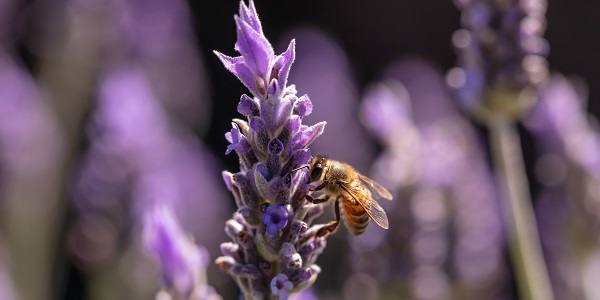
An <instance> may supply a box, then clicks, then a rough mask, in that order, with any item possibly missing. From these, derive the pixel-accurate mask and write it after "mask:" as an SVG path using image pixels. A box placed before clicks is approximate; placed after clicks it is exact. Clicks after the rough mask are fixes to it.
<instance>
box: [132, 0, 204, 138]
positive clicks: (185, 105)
mask: <svg viewBox="0 0 600 300" xmlns="http://www.w3.org/2000/svg"><path fill="white" fill-rule="evenodd" d="M121 2H122V4H123V5H124V6H125V8H124V12H123V19H122V22H123V25H122V26H123V28H124V30H125V39H126V43H125V45H126V46H125V48H126V49H127V53H128V55H130V57H131V58H132V59H134V60H135V61H136V62H137V63H139V64H140V67H141V69H142V70H143V72H144V74H145V75H146V77H147V78H148V81H149V82H150V84H151V86H152V89H153V92H154V94H155V97H156V98H157V99H158V100H159V101H161V103H162V104H163V105H164V107H165V110H166V111H167V112H169V113H170V114H171V115H172V118H173V119H175V120H178V121H179V122H180V123H181V125H183V126H184V127H187V128H191V129H193V130H195V131H199V132H204V131H205V130H206V128H207V127H208V124H209V123H210V117H211V114H210V113H211V106H212V104H211V101H210V85H209V84H208V81H207V80H208V78H207V76H206V74H205V71H204V70H205V69H204V64H203V62H202V59H201V57H200V56H199V55H198V54H199V53H200V50H199V49H198V47H197V46H196V41H195V38H194V32H193V24H192V20H191V15H190V12H189V9H188V4H187V2H186V1H182V0H121Z"/></svg>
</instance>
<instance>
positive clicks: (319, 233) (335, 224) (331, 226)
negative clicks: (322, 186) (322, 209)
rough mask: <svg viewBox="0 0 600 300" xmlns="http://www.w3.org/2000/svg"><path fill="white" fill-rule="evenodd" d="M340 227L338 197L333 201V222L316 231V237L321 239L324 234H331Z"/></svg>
mask: <svg viewBox="0 0 600 300" xmlns="http://www.w3.org/2000/svg"><path fill="white" fill-rule="evenodd" d="M338 225H340V197H338V198H337V199H335V221H331V222H329V223H327V224H326V225H325V226H323V227H322V228H321V229H319V231H317V236H318V237H323V236H325V235H326V234H328V233H329V234H332V233H333V232H335V230H336V229H337V227H338Z"/></svg>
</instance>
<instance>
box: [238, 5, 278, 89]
mask: <svg viewBox="0 0 600 300" xmlns="http://www.w3.org/2000/svg"><path fill="white" fill-rule="evenodd" d="M235 24H236V28H237V41H236V43H235V48H236V50H237V51H238V52H239V53H240V54H241V55H242V57H244V61H245V63H246V66H247V67H248V69H250V71H251V72H252V73H253V74H254V75H255V76H258V77H260V78H266V77H267V76H266V75H267V74H268V72H270V67H271V65H272V61H273V60H274V59H275V54H274V50H273V47H272V46H271V43H269V41H268V40H267V38H266V37H265V36H264V35H263V34H262V32H258V31H256V29H254V28H253V27H252V25H251V24H249V23H248V22H245V21H244V20H243V19H241V18H240V17H239V16H237V15H236V16H235Z"/></svg>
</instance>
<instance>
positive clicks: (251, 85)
mask: <svg viewBox="0 0 600 300" xmlns="http://www.w3.org/2000/svg"><path fill="white" fill-rule="evenodd" d="M213 52H214V53H215V55H217V57H218V58H219V59H220V60H221V62H222V63H223V65H224V66H225V69H227V70H228V71H229V72H231V73H233V75H235V76H236V77H237V78H238V79H239V80H240V81H241V82H242V83H243V84H244V86H246V88H248V90H250V92H252V94H254V95H255V96H258V95H261V94H263V93H264V91H261V89H260V86H259V85H258V83H257V79H256V77H255V76H254V74H252V72H251V71H250V69H248V67H247V66H246V64H245V61H244V58H242V57H229V56H227V55H225V54H222V53H220V52H217V51H213ZM263 89H264V87H263Z"/></svg>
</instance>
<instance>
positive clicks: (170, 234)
mask: <svg viewBox="0 0 600 300" xmlns="http://www.w3.org/2000/svg"><path fill="white" fill-rule="evenodd" d="M144 243H145V244H146V247H147V248H148V250H150V251H151V252H152V253H153V254H154V255H156V257H158V259H159V260H160V263H161V267H162V277H163V281H164V285H165V290H163V291H160V292H159V294H158V295H157V299H158V298H160V299H190V300H192V299H202V300H219V299H221V297H220V296H219V295H217V294H216V293H215V291H214V289H213V288H212V287H211V286H209V285H208V284H207V283H206V274H205V270H206V266H207V263H208V253H207V251H206V250H205V249H204V248H201V247H198V246H196V245H195V244H194V242H193V241H192V239H191V235H189V234H186V233H185V232H184V231H183V229H182V228H181V225H180V224H179V222H178V221H177V217H176V216H175V213H174V212H173V210H172V209H171V207H169V206H168V205H167V204H165V203H160V204H157V205H156V207H154V208H153V209H151V210H150V211H149V213H148V215H146V218H145V220H144ZM167 291H169V292H167ZM159 295H160V297H159Z"/></svg>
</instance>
